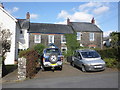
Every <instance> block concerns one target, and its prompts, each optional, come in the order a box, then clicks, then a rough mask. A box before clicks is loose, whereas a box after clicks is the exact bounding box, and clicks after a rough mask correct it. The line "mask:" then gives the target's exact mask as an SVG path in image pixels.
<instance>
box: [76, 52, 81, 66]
mask: <svg viewBox="0 0 120 90" xmlns="http://www.w3.org/2000/svg"><path fill="white" fill-rule="evenodd" d="M81 60H82V57H81V55H80V53H79V52H77V59H76V65H77V66H78V67H80V66H81V62H82V61H81Z"/></svg>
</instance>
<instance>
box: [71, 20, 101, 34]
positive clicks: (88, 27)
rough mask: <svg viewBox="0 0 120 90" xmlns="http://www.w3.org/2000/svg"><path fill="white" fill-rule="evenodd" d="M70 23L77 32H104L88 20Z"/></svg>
mask: <svg viewBox="0 0 120 90" xmlns="http://www.w3.org/2000/svg"><path fill="white" fill-rule="evenodd" d="M70 25H71V26H72V27H73V29H74V30H75V31H77V32H102V30H101V29H100V28H99V27H97V25H95V24H92V23H88V22H70Z"/></svg>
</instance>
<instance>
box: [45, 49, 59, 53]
mask: <svg viewBox="0 0 120 90" xmlns="http://www.w3.org/2000/svg"><path fill="white" fill-rule="evenodd" d="M50 53H57V54H60V50H59V49H58V48H50V49H46V54H50Z"/></svg>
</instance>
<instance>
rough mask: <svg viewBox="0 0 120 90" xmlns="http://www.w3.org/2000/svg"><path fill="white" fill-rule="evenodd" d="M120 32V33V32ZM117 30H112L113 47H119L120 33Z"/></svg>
mask: <svg viewBox="0 0 120 90" xmlns="http://www.w3.org/2000/svg"><path fill="white" fill-rule="evenodd" d="M119 34H120V33H119ZM119 34H118V33H117V32H112V33H110V38H111V46H112V47H117V46H118V42H119V40H118V39H119V38H118V35H119Z"/></svg>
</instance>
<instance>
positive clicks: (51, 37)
mask: <svg viewBox="0 0 120 90" xmlns="http://www.w3.org/2000/svg"><path fill="white" fill-rule="evenodd" d="M48 42H49V43H54V35H49V36H48Z"/></svg>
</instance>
